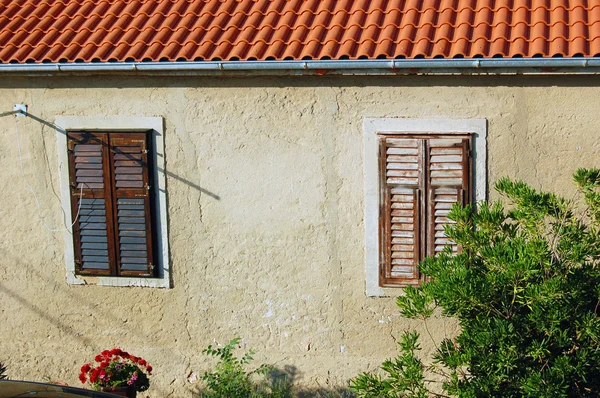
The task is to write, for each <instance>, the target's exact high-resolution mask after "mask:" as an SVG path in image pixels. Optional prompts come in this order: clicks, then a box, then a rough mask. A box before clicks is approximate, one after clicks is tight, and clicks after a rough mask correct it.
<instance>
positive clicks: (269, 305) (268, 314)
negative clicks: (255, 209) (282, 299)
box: [265, 300, 273, 318]
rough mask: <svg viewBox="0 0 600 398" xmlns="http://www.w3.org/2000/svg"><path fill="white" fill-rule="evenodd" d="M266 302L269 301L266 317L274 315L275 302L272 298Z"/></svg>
mask: <svg viewBox="0 0 600 398" xmlns="http://www.w3.org/2000/svg"><path fill="white" fill-rule="evenodd" d="M265 303H267V306H268V307H269V309H268V310H267V313H266V314H265V318H270V317H272V316H273V302H272V301H271V300H265Z"/></svg>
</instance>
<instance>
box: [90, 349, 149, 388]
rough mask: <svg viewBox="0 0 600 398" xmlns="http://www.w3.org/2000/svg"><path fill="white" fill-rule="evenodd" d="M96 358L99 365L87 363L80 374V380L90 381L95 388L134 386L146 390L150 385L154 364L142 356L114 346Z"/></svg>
mask: <svg viewBox="0 0 600 398" xmlns="http://www.w3.org/2000/svg"><path fill="white" fill-rule="evenodd" d="M94 360H95V361H96V362H97V363H99V365H98V366H95V367H92V364H90V363H86V364H85V365H83V366H82V367H81V373H80V374H79V380H80V381H81V382H82V383H84V384H85V383H86V382H89V383H90V385H91V386H92V388H93V389H94V390H101V389H106V388H118V387H130V386H133V387H134V388H135V390H136V391H145V390H147V389H148V387H149V386H150V381H149V380H148V376H150V375H152V366H150V365H149V364H148V363H147V362H146V361H145V360H144V359H142V358H139V357H136V356H134V355H131V354H129V353H127V352H125V351H122V350H121V349H119V348H114V349H112V350H105V351H102V353H101V354H99V355H96V357H95V358H94Z"/></svg>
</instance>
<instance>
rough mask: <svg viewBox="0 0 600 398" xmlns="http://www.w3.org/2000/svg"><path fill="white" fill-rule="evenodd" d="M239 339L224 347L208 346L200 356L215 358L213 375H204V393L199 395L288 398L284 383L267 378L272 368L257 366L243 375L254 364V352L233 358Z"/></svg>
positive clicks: (210, 396)
mask: <svg viewBox="0 0 600 398" xmlns="http://www.w3.org/2000/svg"><path fill="white" fill-rule="evenodd" d="M239 343H240V339H239V338H235V339H233V340H231V341H230V342H229V343H228V344H227V345H225V346H224V347H220V348H215V347H213V346H212V345H209V346H208V347H207V348H205V349H204V350H203V351H202V353H203V354H206V355H209V356H211V357H215V358H218V362H217V365H216V368H215V370H214V371H213V372H205V373H204V375H203V376H202V381H203V382H204V383H205V384H206V389H205V390H203V391H201V392H200V396H201V397H206V398H261V397H269V398H287V397H291V388H290V385H289V383H287V382H286V380H283V381H282V380H277V379H276V378H273V377H270V374H271V372H272V371H273V370H274V367H273V366H271V365H265V364H263V365H260V366H259V367H258V368H256V369H254V370H251V371H246V369H245V368H246V367H247V366H248V365H249V364H250V362H251V361H252V360H253V357H252V355H254V351H252V350H250V351H248V352H246V353H245V354H244V355H243V356H242V357H241V358H238V357H236V356H235V355H234V351H235V349H236V348H239Z"/></svg>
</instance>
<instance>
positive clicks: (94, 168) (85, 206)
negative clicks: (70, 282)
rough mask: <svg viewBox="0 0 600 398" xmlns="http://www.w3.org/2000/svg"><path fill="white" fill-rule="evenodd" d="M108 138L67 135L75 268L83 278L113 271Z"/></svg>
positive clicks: (84, 133)
mask: <svg viewBox="0 0 600 398" xmlns="http://www.w3.org/2000/svg"><path fill="white" fill-rule="evenodd" d="M107 138H108V137H107V134H102V133H89V132H83V133H69V134H68V136H67V149H68V155H69V176H70V186H71V208H72V213H73V219H74V224H73V240H74V247H75V269H76V272H77V273H78V274H83V275H111V274H114V272H115V265H114V264H115V261H114V237H113V225H112V216H111V214H112V201H111V189H110V187H111V181H110V167H109V150H108V141H107ZM76 217H77V219H76Z"/></svg>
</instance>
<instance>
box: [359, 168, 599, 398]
mask: <svg viewBox="0 0 600 398" xmlns="http://www.w3.org/2000/svg"><path fill="white" fill-rule="evenodd" d="M574 180H575V182H576V184H577V185H578V188H579V192H580V193H581V194H582V196H583V199H584V206H581V207H579V208H578V207H577V206H576V205H577V202H575V201H573V200H568V199H564V198H561V197H559V196H557V195H555V194H552V193H546V192H538V191H536V190H534V189H533V188H531V187H529V186H528V185H526V184H525V183H523V182H521V181H510V180H508V179H501V180H499V181H498V182H497V183H496V190H497V191H498V192H500V193H501V194H502V195H504V196H505V197H507V198H508V199H509V201H510V207H508V208H505V206H504V205H503V204H501V203H494V204H487V203H481V204H480V206H479V209H478V210H477V211H475V208H474V207H472V206H467V207H465V208H460V207H459V206H455V207H454V208H453V209H452V211H451V212H450V214H449V216H448V217H449V218H450V219H452V220H454V221H455V222H456V224H455V225H454V226H451V227H448V228H447V229H446V234H447V235H448V237H449V238H451V239H452V240H454V241H455V242H457V243H458V244H459V245H460V246H461V247H462V251H461V252H460V253H459V254H457V255H453V254H452V252H451V250H449V248H446V250H445V251H444V252H442V253H441V254H439V255H437V256H435V257H430V258H428V259H426V260H425V261H424V262H422V263H421V264H420V269H421V271H422V272H423V274H425V275H426V276H428V277H430V279H428V282H426V283H424V284H423V285H422V286H420V287H417V288H413V287H408V288H406V289H405V295H404V296H402V297H398V299H397V304H398V306H399V307H400V310H401V313H402V314H403V315H404V316H407V317H410V318H413V319H422V320H423V321H425V320H426V319H427V318H428V317H429V316H431V314H432V313H433V310H434V308H435V307H440V308H441V309H442V313H443V314H444V315H445V316H450V317H453V318H455V319H457V320H458V322H459V323H460V326H461V331H460V333H459V335H458V336H456V338H453V339H445V340H443V341H442V342H441V344H440V345H439V347H437V352H436V353H435V355H434V357H433V361H432V363H433V364H432V366H431V368H430V369H429V370H430V371H431V372H435V373H437V374H438V375H441V376H442V377H443V378H444V381H443V384H442V385H441V386H439V387H441V388H437V389H436V391H437V392H438V393H436V392H431V391H429V392H426V391H424V384H423V382H425V380H424V374H423V372H422V369H423V368H422V365H421V364H420V363H419V362H418V360H416V359H415V358H414V356H413V354H414V351H415V349H417V348H418V347H417V346H416V344H415V342H416V337H414V336H415V335H410V336H411V337H410V338H408V337H406V336H405V338H404V339H403V343H402V344H401V348H402V350H401V353H400V354H399V355H398V357H397V358H395V359H393V360H389V361H386V362H385V363H384V365H383V366H382V369H383V370H384V371H385V372H386V373H387V377H385V378H382V377H379V376H377V375H372V374H362V375H360V376H358V377H356V378H355V379H353V381H352V384H351V388H353V389H354V390H355V391H356V392H357V393H358V394H359V396H362V397H367V396H368V397H419V398H420V397H423V396H426V395H425V394H429V395H432V396H442V395H439V392H441V390H443V391H444V395H443V396H459V397H469V398H470V397H536V398H537V397H547V398H555V397H556V398H559V397H565V398H566V397H597V396H599V395H600V316H599V311H600V192H599V188H600V171H599V170H584V169H581V170H578V171H577V173H575V175H574ZM408 343H411V344H408ZM426 385H427V386H429V385H430V384H426Z"/></svg>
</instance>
